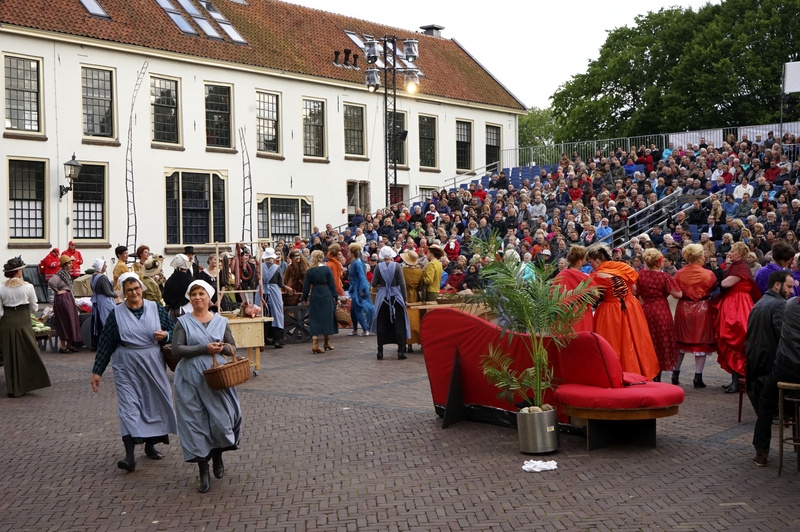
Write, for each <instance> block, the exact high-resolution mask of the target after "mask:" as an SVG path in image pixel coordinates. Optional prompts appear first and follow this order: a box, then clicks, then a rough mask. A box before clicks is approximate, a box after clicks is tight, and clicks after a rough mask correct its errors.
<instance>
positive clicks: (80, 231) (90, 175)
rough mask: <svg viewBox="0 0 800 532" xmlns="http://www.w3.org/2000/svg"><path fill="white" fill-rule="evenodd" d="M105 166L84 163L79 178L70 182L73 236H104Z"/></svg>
mask: <svg viewBox="0 0 800 532" xmlns="http://www.w3.org/2000/svg"><path fill="white" fill-rule="evenodd" d="M105 188H106V167H105V166H100V165H92V164H84V165H83V167H82V168H81V175H80V178H79V179H78V180H77V181H75V182H74V183H73V184H72V199H73V208H72V211H73V216H72V217H73V219H74V220H75V226H74V228H73V230H72V231H73V237H74V238H83V239H102V238H104V236H105V210H104V208H105Z"/></svg>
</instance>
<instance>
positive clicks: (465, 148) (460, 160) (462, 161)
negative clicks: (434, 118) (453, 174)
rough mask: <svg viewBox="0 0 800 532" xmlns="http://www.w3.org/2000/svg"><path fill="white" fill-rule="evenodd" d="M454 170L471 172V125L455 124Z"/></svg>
mask: <svg viewBox="0 0 800 532" xmlns="http://www.w3.org/2000/svg"><path fill="white" fill-rule="evenodd" d="M456 168H458V169H459V170H472V124H470V123H469V122H456Z"/></svg>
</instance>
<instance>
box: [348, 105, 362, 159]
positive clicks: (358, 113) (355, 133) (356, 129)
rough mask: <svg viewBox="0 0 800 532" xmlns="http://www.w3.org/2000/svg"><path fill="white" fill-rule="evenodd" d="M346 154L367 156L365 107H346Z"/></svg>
mask: <svg viewBox="0 0 800 532" xmlns="http://www.w3.org/2000/svg"><path fill="white" fill-rule="evenodd" d="M344 152H345V153H346V154H347V155H361V156H363V155H366V151H365V149H364V106H363V105H349V104H345V106H344Z"/></svg>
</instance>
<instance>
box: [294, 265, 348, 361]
mask: <svg viewBox="0 0 800 532" xmlns="http://www.w3.org/2000/svg"><path fill="white" fill-rule="evenodd" d="M324 257H325V255H324V254H323V253H322V251H319V250H315V251H313V252H312V253H311V264H310V265H309V268H308V271H307V272H306V277H305V280H304V281H303V295H302V297H301V300H302V301H303V303H307V304H308V324H309V330H310V332H311V341H312V345H311V352H312V353H317V354H318V353H322V352H323V351H322V349H320V347H319V337H320V336H322V337H323V339H324V345H323V347H324V349H325V351H332V350H333V346H332V345H331V344H330V335H332V334H338V333H339V326H338V325H337V323H336V300H337V298H338V293H337V292H336V283H335V282H334V281H333V274H332V273H331V269H330V268H328V267H326V266H325V264H323V263H322V259H323V258H324ZM309 297H310V298H311V300H310V301H309Z"/></svg>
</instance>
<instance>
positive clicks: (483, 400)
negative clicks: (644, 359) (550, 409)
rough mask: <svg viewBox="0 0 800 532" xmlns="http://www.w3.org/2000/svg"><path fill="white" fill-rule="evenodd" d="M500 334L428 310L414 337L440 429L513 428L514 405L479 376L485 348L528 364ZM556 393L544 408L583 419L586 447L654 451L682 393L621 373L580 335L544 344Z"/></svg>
mask: <svg viewBox="0 0 800 532" xmlns="http://www.w3.org/2000/svg"><path fill="white" fill-rule="evenodd" d="M501 335H502V329H500V327H498V326H497V325H495V324H493V323H490V322H487V321H485V320H483V319H481V318H477V317H475V316H473V315H470V314H466V313H464V312H461V311H458V310H454V309H436V310H434V311H429V312H428V313H427V314H426V316H425V318H424V319H423V320H422V326H421V330H420V337H421V341H422V346H423V350H424V353H425V365H426V368H427V370H428V379H429V380H430V384H431V394H432V396H433V404H434V408H435V410H436V413H437V415H439V416H440V417H443V418H444V421H443V424H442V426H443V427H446V426H448V425H450V424H452V423H454V422H457V421H460V420H462V419H469V420H473V421H483V422H488V423H493V424H497V425H504V426H516V407H514V406H513V405H510V404H508V403H507V402H505V401H503V400H501V399H499V398H498V397H497V392H498V390H497V388H495V386H493V385H492V384H490V383H489V382H488V381H487V380H486V378H485V377H484V376H483V370H482V366H481V359H482V358H483V356H484V355H486V353H487V352H488V346H489V344H490V343H495V344H496V345H499V344H501V343H502V344H503V347H504V348H505V349H506V351H507V352H509V353H510V354H511V355H512V356H513V357H514V358H515V360H516V363H515V364H514V365H513V366H512V367H513V368H514V369H516V370H522V369H524V368H526V367H528V366H530V357H529V355H528V353H527V351H526V350H525V347H524V345H523V343H522V341H520V338H519V336H521V335H514V336H512V337H509V336H505V337H502V338H501ZM546 347H547V351H548V355H549V359H550V363H551V365H552V368H553V377H554V379H553V380H554V384H555V385H556V386H557V389H556V391H555V392H552V391H550V392H548V393H547V394H546V395H545V402H547V403H549V404H551V405H553V406H555V407H556V408H557V409H558V411H559V421H560V422H562V423H569V422H570V417H572V418H576V419H581V420H585V421H580V422H578V421H576V424H579V425H582V426H585V432H586V438H587V449H589V450H591V449H594V448H598V447H602V446H605V445H608V444H611V443H614V442H617V441H623V440H624V441H628V442H633V443H640V444H644V445H651V446H654V445H655V419H656V418H658V417H664V416H668V415H674V414H676V413H677V411H678V405H680V404H681V403H682V402H683V398H684V394H683V389H682V388H680V387H679V386H673V385H672V384H666V383H654V382H646V379H645V377H642V376H641V375H634V374H627V373H626V374H624V373H623V372H622V369H621V366H620V363H619V358H618V357H617V355H616V353H615V352H614V350H613V349H612V348H611V346H610V345H609V344H608V342H606V340H605V339H604V338H602V337H601V336H600V335H598V334H595V333H589V332H581V333H579V334H578V336H577V337H576V338H575V339H574V340H573V341H572V343H570V345H569V346H567V347H566V348H565V349H564V350H563V351H558V350H557V349H556V347H555V345H554V344H552V343H548V344H547V346H546Z"/></svg>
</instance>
